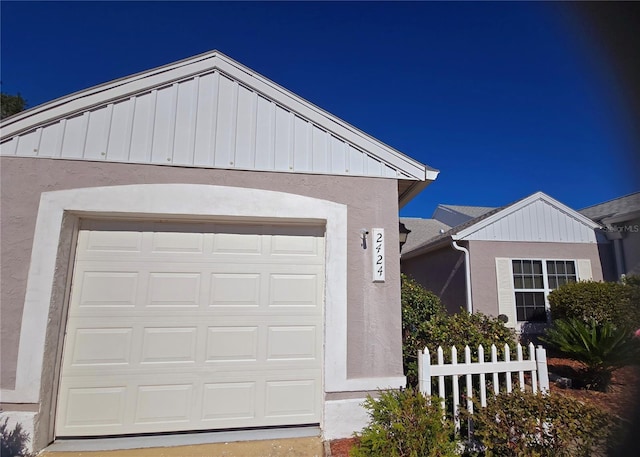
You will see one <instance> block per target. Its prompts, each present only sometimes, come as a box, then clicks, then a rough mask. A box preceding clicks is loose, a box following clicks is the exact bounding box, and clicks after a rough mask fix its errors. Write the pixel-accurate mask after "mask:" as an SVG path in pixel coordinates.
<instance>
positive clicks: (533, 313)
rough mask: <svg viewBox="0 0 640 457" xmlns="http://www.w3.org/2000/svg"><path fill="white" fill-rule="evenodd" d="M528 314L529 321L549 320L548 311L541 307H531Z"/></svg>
mask: <svg viewBox="0 0 640 457" xmlns="http://www.w3.org/2000/svg"><path fill="white" fill-rule="evenodd" d="M528 314H529V316H528V318H527V320H528V321H529V322H546V320H547V313H546V312H545V310H544V309H539V308H535V309H531V310H529V312H528Z"/></svg>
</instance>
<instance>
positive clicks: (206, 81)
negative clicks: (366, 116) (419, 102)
mask: <svg viewBox="0 0 640 457" xmlns="http://www.w3.org/2000/svg"><path fill="white" fill-rule="evenodd" d="M0 152H1V154H2V155H15V156H22V157H55V158H65V159H77V160H100V161H111V162H132V163H153V164H158V165H181V166H196V167H215V168H226V169H234V168H237V169H243V170H263V171H283V172H299V173H323V174H339V175H355V176H376V177H387V178H401V179H403V178H409V179H414V178H411V176H409V175H408V174H407V173H406V172H403V171H401V170H400V169H399V168H398V167H394V166H391V165H389V164H387V163H384V162H382V161H381V160H380V158H379V157H378V156H376V155H375V154H373V153H369V152H366V151H364V150H362V149H361V148H360V147H358V146H356V145H355V144H352V143H351V142H349V141H347V140H345V139H343V138H340V137H338V136H336V135H335V134H333V133H331V132H329V131H327V130H326V129H325V128H324V127H321V126H319V125H317V124H315V123H314V122H311V121H310V120H309V119H307V118H305V117H304V116H301V115H300V114H298V113H295V112H293V111H292V110H290V109H288V108H285V107H284V106H282V105H279V104H278V103H276V102H274V101H272V100H270V99H268V98H265V96H263V95H262V94H260V93H258V92H256V91H254V90H253V89H250V88H248V87H246V86H245V85H243V84H241V83H239V82H238V81H236V80H234V79H232V78H231V77H228V76H227V75H224V74H221V73H219V72H218V71H214V72H210V73H207V74H201V75H198V76H194V77H190V78H188V79H186V80H183V81H180V82H174V83H172V84H168V85H166V86H161V87H156V88H154V89H152V90H148V91H145V92H141V93H139V94H136V95H134V96H130V97H127V98H124V99H121V100H115V101H110V102H108V103H105V104H104V105H102V106H96V107H93V108H91V109H89V110H86V111H84V112H80V113H77V114H74V115H71V116H68V117H66V118H64V119H60V120H58V121H55V122H53V123H51V124H48V125H45V126H41V127H38V128H37V129H34V130H32V131H28V132H25V133H22V134H20V135H19V136H16V137H13V138H8V139H7V140H6V141H5V142H3V143H2V148H1V151H0Z"/></svg>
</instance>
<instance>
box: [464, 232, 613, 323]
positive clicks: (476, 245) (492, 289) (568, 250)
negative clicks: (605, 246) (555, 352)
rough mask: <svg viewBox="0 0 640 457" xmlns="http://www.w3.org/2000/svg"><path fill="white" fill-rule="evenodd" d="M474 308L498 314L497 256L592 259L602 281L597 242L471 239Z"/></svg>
mask: <svg viewBox="0 0 640 457" xmlns="http://www.w3.org/2000/svg"><path fill="white" fill-rule="evenodd" d="M469 253H470V264H471V281H472V289H471V290H472V300H473V309H474V311H479V312H482V313H485V314H491V315H497V314H498V293H497V283H496V281H497V279H496V261H495V259H496V257H508V258H514V259H518V258H519V259H540V258H542V259H566V260H574V259H589V260H590V261H591V270H592V274H593V279H594V280H595V281H602V268H601V266H600V256H599V253H598V245H597V244H595V243H593V244H582V243H525V242H520V243H518V242H513V243H508V242H497V241H469Z"/></svg>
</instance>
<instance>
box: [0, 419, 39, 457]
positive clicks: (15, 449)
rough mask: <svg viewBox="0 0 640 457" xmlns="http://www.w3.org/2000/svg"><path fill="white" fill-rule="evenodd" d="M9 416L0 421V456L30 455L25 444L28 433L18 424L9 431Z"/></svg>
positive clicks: (27, 456) (27, 439) (20, 456)
mask: <svg viewBox="0 0 640 457" xmlns="http://www.w3.org/2000/svg"><path fill="white" fill-rule="evenodd" d="M8 421H9V418H5V420H4V421H3V422H1V423H0V456H2V457H31V456H32V455H33V454H31V453H29V451H28V449H27V444H28V443H29V440H30V438H29V434H28V433H27V432H25V431H24V430H23V429H22V426H21V425H20V424H16V426H15V427H14V429H13V430H11V431H9V429H8V427H7V422H8Z"/></svg>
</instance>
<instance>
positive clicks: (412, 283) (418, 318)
mask: <svg viewBox="0 0 640 457" xmlns="http://www.w3.org/2000/svg"><path fill="white" fill-rule="evenodd" d="M401 284H402V289H401V299H400V301H401V303H402V330H403V331H404V332H414V331H415V330H416V329H417V327H418V326H419V325H420V324H421V323H422V322H424V321H428V320H429V319H431V318H432V317H433V316H440V315H443V314H445V309H444V306H442V303H441V302H440V298H439V297H438V296H437V295H436V294H434V293H433V292H431V291H429V290H427V289H425V288H424V287H422V286H421V285H420V284H419V283H418V282H417V281H416V280H415V279H413V278H411V277H409V276H407V275H405V274H402V275H401Z"/></svg>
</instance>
